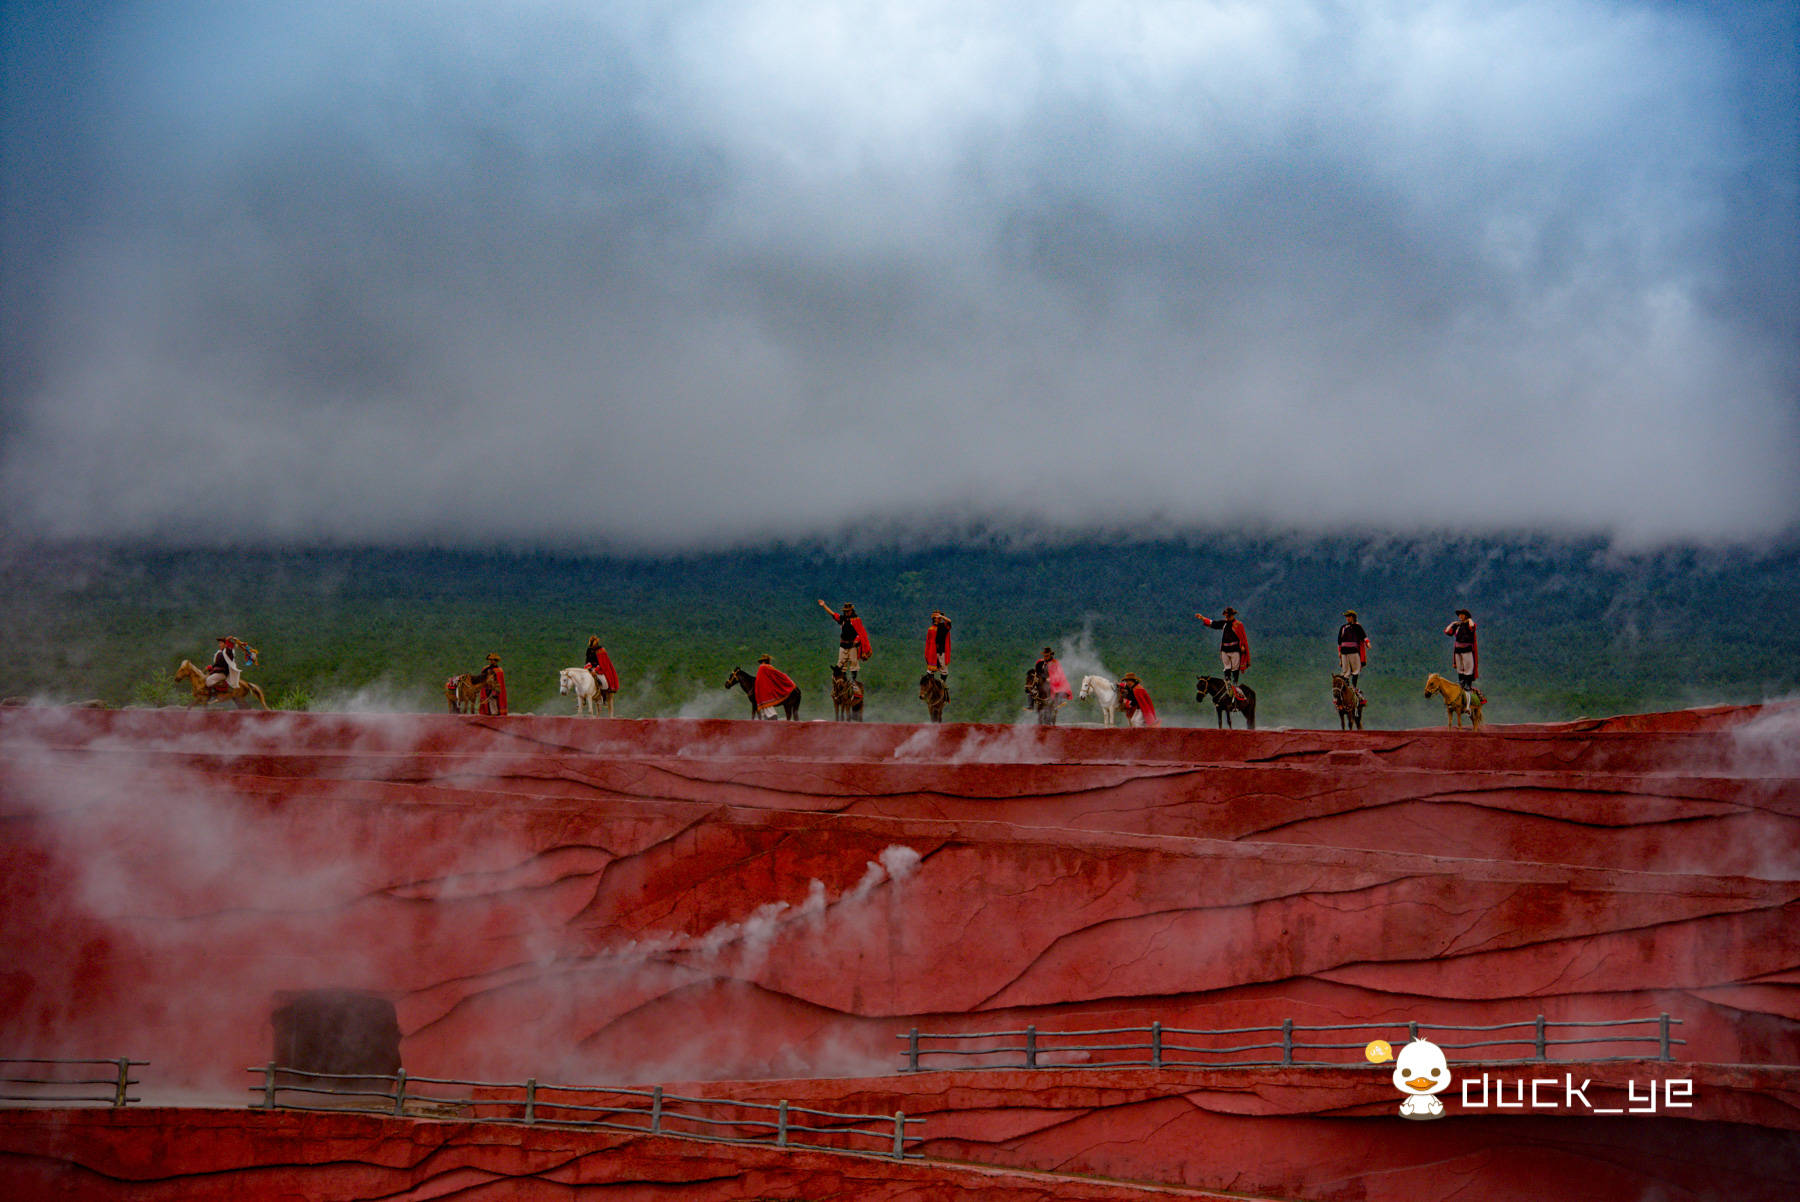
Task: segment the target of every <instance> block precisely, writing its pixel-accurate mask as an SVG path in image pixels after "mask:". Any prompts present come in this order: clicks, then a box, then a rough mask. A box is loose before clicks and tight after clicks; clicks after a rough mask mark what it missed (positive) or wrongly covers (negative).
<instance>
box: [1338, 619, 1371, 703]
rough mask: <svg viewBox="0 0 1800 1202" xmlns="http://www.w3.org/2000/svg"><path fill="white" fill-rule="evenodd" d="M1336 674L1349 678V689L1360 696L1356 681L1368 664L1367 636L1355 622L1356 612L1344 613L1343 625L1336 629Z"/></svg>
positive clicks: (1358, 623) (1359, 623)
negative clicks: (1354, 690)
mask: <svg viewBox="0 0 1800 1202" xmlns="http://www.w3.org/2000/svg"><path fill="white" fill-rule="evenodd" d="M1337 647H1338V672H1339V674H1340V675H1343V676H1348V677H1349V678H1350V687H1351V688H1353V689H1356V691H1357V693H1358V694H1360V693H1361V692H1362V689H1361V688H1360V687H1359V686H1358V685H1357V683H1356V682H1357V680H1358V679H1360V678H1361V676H1362V670H1363V668H1364V667H1365V666H1367V664H1368V662H1369V636H1368V634H1367V633H1365V632H1364V630H1363V628H1362V623H1361V622H1359V621H1357V620H1356V611H1355V610H1354V609H1346V610H1345V611H1344V624H1343V625H1342V626H1340V627H1338V640H1337Z"/></svg>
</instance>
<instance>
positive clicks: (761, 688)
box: [756, 664, 794, 710]
mask: <svg viewBox="0 0 1800 1202" xmlns="http://www.w3.org/2000/svg"><path fill="white" fill-rule="evenodd" d="M793 691H794V678H793V677H791V676H789V675H788V674H787V673H786V672H783V671H781V670H780V669H779V668H776V667H775V666H774V665H772V664H758V665H757V668H756V708H757V709H759V710H760V709H767V708H769V707H770V706H771V705H780V704H781V701H782V698H784V697H786V696H787V695H788V694H789V693H791V692H793Z"/></svg>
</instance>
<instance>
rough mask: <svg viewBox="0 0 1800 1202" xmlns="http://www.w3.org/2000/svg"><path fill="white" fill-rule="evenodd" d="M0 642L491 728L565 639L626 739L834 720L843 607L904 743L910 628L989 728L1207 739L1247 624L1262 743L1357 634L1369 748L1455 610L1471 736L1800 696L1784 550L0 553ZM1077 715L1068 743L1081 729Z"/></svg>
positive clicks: (141, 696)
mask: <svg viewBox="0 0 1800 1202" xmlns="http://www.w3.org/2000/svg"><path fill="white" fill-rule="evenodd" d="M4 562H5V567H6V571H7V575H8V579H9V581H10V582H11V587H10V589H9V598H8V602H7V605H6V607H5V612H4V616H3V617H0V623H3V626H0V629H3V631H4V634H5V635H6V637H7V641H8V644H9V646H11V647H12V648H13V655H14V664H15V666H16V667H17V668H19V669H22V670H23V673H24V676H23V677H22V678H21V679H20V681H19V682H18V683H17V684H16V685H15V686H14V687H11V688H9V689H8V690H7V691H8V692H10V693H20V694H30V695H35V696H40V697H45V698H57V699H79V698H88V697H97V698H100V699H102V700H104V701H106V702H108V703H109V704H114V705H122V704H128V703H133V702H136V703H140V704H142V703H154V702H158V701H165V700H171V699H173V697H174V694H173V693H171V692H169V691H168V689H167V687H166V680H167V676H168V673H169V672H170V671H171V670H172V669H173V668H174V666H175V665H176V664H177V663H178V662H179V661H180V659H182V658H184V657H186V658H191V659H195V660H201V659H203V658H204V657H206V656H209V655H210V654H211V650H212V640H213V638H214V636H215V635H217V634H220V633H232V634H238V635H241V636H242V637H244V638H247V639H249V640H250V641H251V642H253V643H255V644H256V645H257V646H258V647H260V648H261V650H262V653H263V663H262V664H261V665H260V666H259V668H258V669H256V670H255V671H254V672H252V673H251V677H252V679H255V680H257V681H258V682H259V683H261V684H262V685H263V686H264V687H265V688H266V689H267V690H268V691H269V694H270V697H271V699H280V700H283V701H284V702H285V703H286V704H288V705H294V706H298V705H308V706H310V707H311V708H314V709H330V708H344V709H402V710H420V711H429V710H434V709H440V708H442V704H443V703H442V694H441V685H442V682H443V680H444V678H445V677H446V676H447V675H449V674H451V673H453V672H459V671H468V670H472V669H474V668H476V667H478V666H479V665H480V663H481V660H482V656H483V655H484V654H485V653H486V652H488V651H490V650H491V651H497V652H499V653H500V654H501V655H502V656H503V658H504V661H505V663H506V666H507V669H508V674H509V683H510V686H511V691H512V697H513V706H514V709H516V710H530V711H536V712H560V711H561V710H562V709H564V708H568V703H567V702H566V701H565V700H563V699H561V698H558V697H556V696H555V691H556V670H557V669H558V668H560V667H563V666H566V665H570V664H576V663H579V662H580V660H581V652H582V648H583V647H584V645H585V643H586V638H587V635H588V634H589V633H598V634H600V636H601V638H602V639H603V640H604V641H605V643H606V644H607V647H608V649H609V651H610V652H611V654H612V656H613V659H614V660H615V662H616V663H617V664H618V667H619V670H620V672H621V674H622V675H623V677H624V684H625V689H624V692H623V693H622V694H621V697H620V701H619V705H618V712H619V713H620V714H621V715H622V716H652V715H672V714H690V715H721V716H737V715H740V714H742V713H744V712H745V711H746V710H747V705H746V703H745V702H744V701H743V699H742V697H741V695H738V694H733V695H731V696H727V695H726V694H724V693H723V692H722V691H721V690H720V689H719V687H718V686H719V683H720V682H721V681H722V680H723V678H724V676H725V674H726V672H727V671H729V669H730V668H731V666H732V665H733V664H742V665H744V666H746V667H752V666H753V665H754V661H755V658H756V656H757V655H758V654H759V653H761V652H764V651H767V652H769V653H771V654H772V655H774V656H775V661H776V663H777V664H778V665H780V666H782V667H783V668H785V669H786V670H787V671H789V672H790V673H791V674H792V675H793V676H794V677H795V679H796V680H798V681H799V682H800V684H801V685H802V687H803V688H804V689H805V690H806V692H807V693H808V695H809V700H808V702H807V704H806V707H805V709H804V710H803V714H802V716H803V717H829V715H830V707H829V701H828V696H827V692H826V681H827V679H828V675H829V673H828V665H829V663H830V662H831V658H832V655H833V654H834V649H835V634H836V631H835V627H834V626H833V624H832V623H831V622H830V620H829V619H827V618H826V617H825V615H824V614H823V613H821V612H820V610H819V609H818V607H817V606H816V605H815V604H814V601H815V599H816V598H820V597H823V598H825V599H826V600H827V601H829V602H830V603H831V604H832V605H833V606H834V607H835V606H837V605H838V604H840V603H841V602H843V601H846V600H854V601H855V602H856V604H857V608H858V610H859V611H860V612H861V613H862V614H863V615H864V617H865V618H866V619H867V621H868V625H869V628H870V630H871V633H872V634H873V636H874V638H875V641H876V646H877V654H876V657H875V659H874V660H873V662H872V663H871V664H870V665H869V666H868V667H867V668H866V670H865V672H864V681H865V683H866V684H867V685H868V686H869V691H870V709H869V717H870V718H871V719H872V720H893V721H912V720H916V719H917V718H919V717H920V716H921V715H922V709H923V707H922V706H921V705H920V704H919V702H918V700H917V697H916V687H917V682H918V676H919V672H920V670H921V644H922V642H923V635H924V629H925V626H926V622H927V620H928V617H929V614H930V611H931V610H932V609H933V608H943V609H945V610H946V611H948V612H949V613H950V614H951V616H952V617H953V618H954V620H955V638H956V659H955V665H954V672H953V675H952V681H951V684H952V689H953V694H954V697H953V701H952V703H951V708H950V711H949V714H948V716H949V717H950V718H952V719H961V720H986V721H1010V720H1013V719H1014V718H1015V717H1017V716H1018V709H1019V698H1020V686H1021V683H1022V677H1023V673H1024V671H1025V668H1026V667H1027V666H1028V665H1029V664H1030V663H1031V661H1032V660H1033V659H1034V658H1035V655H1036V653H1037V651H1038V650H1039V649H1040V648H1042V647H1043V646H1045V645H1046V644H1049V645H1053V646H1056V647H1057V648H1058V650H1059V651H1060V652H1061V653H1062V654H1063V657H1064V661H1065V664H1066V665H1067V667H1068V668H1069V669H1070V672H1071V675H1075V674H1076V673H1078V672H1080V671H1084V670H1104V671H1106V672H1107V673H1108V674H1109V675H1113V676H1116V675H1117V674H1119V673H1121V672H1124V671H1128V670H1129V671H1135V672H1137V673H1138V674H1139V675H1140V676H1141V677H1143V679H1144V680H1145V681H1146V683H1147V684H1148V685H1149V686H1150V688H1151V690H1152V692H1153V693H1154V695H1155V696H1156V698H1157V702H1158V707H1159V709H1160V710H1161V711H1162V713H1163V715H1164V717H1165V720H1169V721H1174V722H1178V723H1194V722H1199V721H1202V720H1204V721H1206V722H1209V723H1210V722H1211V721H1212V717H1211V711H1210V707H1208V709H1207V711H1206V712H1205V713H1204V714H1202V712H1201V711H1200V709H1199V707H1197V706H1196V705H1195V703H1194V700H1193V679H1194V676H1195V675H1196V674H1197V672H1199V671H1208V672H1210V671H1214V670H1215V669H1216V667H1217V656H1216V654H1215V649H1216V647H1217V643H1218V636H1217V634H1216V633H1215V632H1211V631H1207V630H1204V629H1203V628H1201V626H1200V624H1199V623H1198V622H1196V621H1194V619H1193V614H1194V612H1195V611H1196V610H1202V611H1204V612H1206V613H1208V614H1209V615H1214V616H1216V615H1217V613H1218V611H1219V609H1220V608H1221V607H1223V606H1225V605H1234V606H1236V607H1237V609H1238V610H1239V611H1240V612H1241V614H1242V616H1243V618H1244V620H1245V622H1246V623H1247V624H1248V627H1249V630H1250V634H1251V640H1252V647H1253V651H1254V664H1253V667H1252V669H1251V671H1250V672H1249V673H1248V674H1247V676H1246V678H1245V683H1247V684H1249V685H1251V686H1253V687H1254V688H1256V690H1257V691H1258V693H1259V695H1260V698H1261V705H1262V724H1263V725H1265V726H1282V725H1288V726H1326V725H1334V724H1335V718H1334V715H1333V711H1332V709H1331V705H1330V695H1329V674H1330V671H1331V668H1332V665H1333V663H1334V650H1333V636H1334V634H1335V632H1336V629H1337V626H1338V622H1339V620H1340V614H1341V613H1342V611H1343V610H1344V609H1345V608H1354V609H1356V610H1357V611H1358V612H1359V613H1360V615H1361V617H1362V621H1363V624H1364V625H1365V626H1366V627H1367V628H1368V630H1369V633H1370V636H1371V637H1372V639H1373V640H1374V651H1373V657H1372V662H1371V665H1370V671H1369V673H1368V675H1367V676H1366V677H1365V686H1366V688H1367V691H1368V692H1369V693H1370V694H1371V695H1372V697H1373V704H1372V706H1371V709H1370V711H1369V715H1368V721H1369V725H1370V726H1371V727H1382V726H1412V725H1420V724H1426V723H1433V722H1438V721H1441V720H1442V709H1441V707H1439V706H1438V705H1437V703H1436V702H1435V701H1431V702H1427V701H1426V700H1425V699H1424V698H1423V697H1422V695H1421V684H1422V681H1423V679H1424V676H1425V674H1426V673H1427V672H1430V671H1445V670H1446V668H1447V664H1448V660H1449V649H1448V646H1447V643H1448V640H1446V639H1445V638H1444V637H1443V635H1442V630H1443V627H1444V624H1445V623H1446V622H1447V621H1449V619H1450V616H1451V613H1452V611H1453V610H1454V609H1455V608H1456V607H1457V606H1458V605H1465V606H1467V607H1468V608H1469V609H1471V610H1473V611H1474V612H1475V614H1476V616H1477V618H1478V619H1479V620H1480V623H1481V639H1482V669H1483V672H1482V677H1483V684H1484V687H1485V688H1486V689H1487V692H1488V694H1489V696H1490V698H1491V700H1492V707H1491V709H1490V711H1489V713H1490V716H1491V717H1492V718H1493V719H1494V720H1495V721H1530V720H1546V719H1552V720H1553V719H1565V718H1573V717H1577V716H1580V715H1584V714H1585V715H1600V714H1606V713H1617V712H1623V711H1631V710H1644V709H1665V708H1679V707H1683V706H1688V705H1696V704H1703V703H1710V702H1719V701H1758V700H1763V699H1766V698H1769V697H1775V696H1781V695H1785V694H1789V693H1793V692H1796V691H1800V654H1797V653H1800V645H1797V644H1800V638H1797V637H1796V636H1795V634H1794V633H1793V632H1792V631H1793V626H1792V624H1791V623H1789V622H1786V621H1785V620H1783V619H1784V618H1785V616H1786V611H1787V610H1788V608H1789V607H1790V606H1792V605H1793V604H1794V602H1795V601H1796V599H1800V549H1797V548H1795V547H1792V546H1789V547H1784V548H1782V549H1779V550H1776V551H1769V552H1761V553H1751V552H1746V551H1733V552H1700V551H1680V552H1665V553H1662V554H1658V555H1655V556H1649V557H1637V558H1632V557H1621V556H1616V555H1611V554H1609V553H1608V552H1607V551H1606V549H1605V548H1604V547H1602V546H1600V545H1598V544H1592V543H1562V542H1550V541H1542V540H1537V541H1524V540H1520V541H1511V542H1482V541H1472V540H1471V541H1435V542H1429V543H1427V542H1408V541H1393V540H1370V539H1360V540H1352V539H1339V540H1326V541H1317V540H1315V541H1306V542H1301V541H1285V540H1276V539H1267V540H1244V539H1234V540H1221V541H1211V542H1209V541H1201V540H1191V541H1174V540H1171V541H1162V542H1129V543H1117V544H1101V543H1095V542H1087V543H1078V544H1068V545H1051V546H1039V547H1030V548H1023V549H1016V548H1015V549H1008V548H1004V547H990V548H984V549H975V550H970V549H928V550H902V549H895V550H886V551H870V552H866V553H857V554H848V555H843V554H836V553H833V552H830V551H828V550H826V549H824V548H821V547H780V548H773V549H767V550H761V551H754V552H749V551H744V552H730V553H719V554H712V555H698V556H682V557H670V558H645V557H637V558H623V557H601V556H580V555H571V554H560V553H548V552H521V553H507V552H498V551H491V552H467V551H443V550H407V551H392V550H372V549H360V550H324V549H309V550H270V551H245V550H243V549H235V550H228V551H221V550H168V549H158V550H149V549H126V548H99V547H91V546H87V547H68V546H60V547H44V546H32V547H19V546H15V547H12V548H9V549H8V550H7V551H6V552H5V557H4ZM1091 717H1092V715H1091V714H1087V713H1083V712H1081V711H1080V710H1079V709H1071V710H1070V711H1067V712H1066V717H1065V720H1083V719H1089V720H1091Z"/></svg>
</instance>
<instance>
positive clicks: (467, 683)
mask: <svg viewBox="0 0 1800 1202" xmlns="http://www.w3.org/2000/svg"><path fill="white" fill-rule="evenodd" d="M493 679H494V668H493V665H491V664H490V665H489V666H487V667H485V668H483V669H482V670H481V671H479V672H464V673H463V674H462V675H461V676H452V677H451V678H450V679H449V680H446V681H445V682H444V700H445V701H446V702H447V703H449V706H450V712H451V713H453V714H472V713H474V712H475V707H476V706H477V705H479V704H481V694H482V692H483V691H484V690H485V689H486V688H487V687H488V685H489V684H490V683H492V681H493Z"/></svg>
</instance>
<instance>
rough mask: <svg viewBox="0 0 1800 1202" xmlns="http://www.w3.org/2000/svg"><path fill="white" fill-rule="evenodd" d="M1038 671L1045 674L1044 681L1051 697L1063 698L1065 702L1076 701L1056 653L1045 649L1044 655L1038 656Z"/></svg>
mask: <svg viewBox="0 0 1800 1202" xmlns="http://www.w3.org/2000/svg"><path fill="white" fill-rule="evenodd" d="M1037 666H1038V670H1039V671H1040V672H1042V673H1043V674H1044V681H1045V683H1046V684H1048V685H1049V688H1050V696H1051V697H1053V698H1054V697H1061V698H1062V699H1063V700H1065V701H1073V700H1074V699H1075V690H1073V689H1071V688H1070V687H1069V678H1068V677H1067V676H1065V675H1063V669H1062V665H1061V664H1060V663H1058V662H1057V660H1056V652H1054V651H1052V650H1050V648H1048V647H1045V648H1044V653H1043V654H1042V655H1040V656H1038V661H1037Z"/></svg>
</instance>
